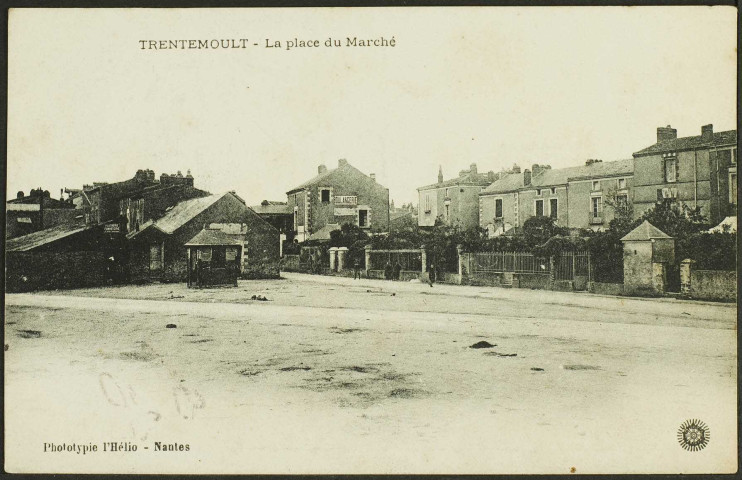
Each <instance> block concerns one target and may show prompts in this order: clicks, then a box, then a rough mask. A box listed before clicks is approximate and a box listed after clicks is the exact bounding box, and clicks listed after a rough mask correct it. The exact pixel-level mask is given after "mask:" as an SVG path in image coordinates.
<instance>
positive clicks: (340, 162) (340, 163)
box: [338, 158, 348, 168]
mask: <svg viewBox="0 0 742 480" xmlns="http://www.w3.org/2000/svg"><path fill="white" fill-rule="evenodd" d="M346 165H348V161H347V160H346V159H344V158H341V159H340V160H338V168H340V167H344V166H346Z"/></svg>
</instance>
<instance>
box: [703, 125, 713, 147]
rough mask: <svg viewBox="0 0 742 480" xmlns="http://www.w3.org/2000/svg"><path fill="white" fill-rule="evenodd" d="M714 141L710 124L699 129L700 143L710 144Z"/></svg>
mask: <svg viewBox="0 0 742 480" xmlns="http://www.w3.org/2000/svg"><path fill="white" fill-rule="evenodd" d="M713 140H714V126H713V125H711V124H708V125H704V126H702V127H701V141H702V142H703V143H711V142H712V141H713Z"/></svg>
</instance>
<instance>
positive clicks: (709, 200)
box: [418, 125, 737, 236]
mask: <svg viewBox="0 0 742 480" xmlns="http://www.w3.org/2000/svg"><path fill="white" fill-rule="evenodd" d="M418 197H419V206H418V225H420V226H430V225H433V224H434V223H435V222H436V220H440V221H442V222H443V223H445V224H448V225H455V224H457V225H460V226H462V227H463V228H471V227H476V226H479V227H482V228H485V229H487V231H488V232H489V234H490V235H491V236H496V235H500V234H504V233H507V232H514V231H517V229H518V227H520V226H522V225H523V222H524V221H525V220H527V219H528V218H530V217H532V216H547V217H551V218H553V219H554V221H555V222H556V223H557V224H558V225H560V226H563V227H568V228H572V229H583V228H589V229H594V230H602V229H605V228H607V226H608V224H609V222H610V221H611V220H612V219H613V218H614V216H615V212H616V207H617V206H618V205H622V204H626V205H631V206H632V211H633V215H634V217H635V218H638V217H640V216H641V215H642V214H643V213H644V212H645V211H646V210H647V209H649V208H651V207H652V206H654V205H655V204H656V203H657V202H658V201H662V200H664V199H667V200H669V201H673V202H678V204H685V205H688V206H690V207H693V208H695V207H698V208H700V210H701V213H702V214H703V215H704V216H705V217H706V218H707V219H709V222H711V223H714V224H716V223H719V222H720V221H722V220H723V219H724V218H726V217H727V216H732V215H736V211H737V131H736V130H729V131H724V132H717V133H715V132H714V131H713V126H712V125H706V126H703V127H702V128H701V135H697V136H691V137H682V138H678V136H677V130H676V129H674V128H672V127H670V126H667V127H660V128H658V129H657V142H656V143H655V144H653V145H651V146H649V147H647V148H644V149H642V150H639V151H637V152H636V153H634V154H633V157H632V158H630V159H625V160H617V161H610V162H603V161H600V160H592V159H591V160H588V161H586V162H585V163H584V165H579V166H575V167H569V168H559V169H554V168H551V166H549V165H541V164H533V165H532V166H531V168H530V169H524V170H522V171H521V168H520V167H518V166H517V165H514V166H513V167H512V168H511V169H509V170H503V171H501V172H498V173H495V172H492V171H490V172H487V173H486V174H481V173H478V172H477V166H476V164H472V165H471V166H470V168H469V169H468V170H463V171H461V172H459V176H458V177H456V178H453V179H450V180H444V179H443V173H442V171H441V170H440V169H439V172H438V182H437V183H434V184H432V185H427V186H424V187H420V188H418Z"/></svg>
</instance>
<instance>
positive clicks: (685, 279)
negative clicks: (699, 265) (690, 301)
mask: <svg viewBox="0 0 742 480" xmlns="http://www.w3.org/2000/svg"><path fill="white" fill-rule="evenodd" d="M694 263H696V261H695V260H691V259H690V258H686V259H685V260H683V261H682V262H680V293H682V294H684V295H690V290H691V281H690V279H691V275H692V273H693V264H694Z"/></svg>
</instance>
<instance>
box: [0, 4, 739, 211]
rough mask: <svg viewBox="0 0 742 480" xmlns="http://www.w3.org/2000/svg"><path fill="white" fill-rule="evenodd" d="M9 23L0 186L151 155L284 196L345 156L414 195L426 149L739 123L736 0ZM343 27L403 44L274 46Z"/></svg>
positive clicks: (61, 15)
mask: <svg viewBox="0 0 742 480" xmlns="http://www.w3.org/2000/svg"><path fill="white" fill-rule="evenodd" d="M9 30H10V34H9V57H8V61H9V65H8V69H9V82H8V89H9V90H8V91H9V95H8V161H7V168H8V172H7V183H8V197H9V198H12V197H14V196H15V193H16V192H17V191H18V190H23V191H25V192H27V191H28V190H29V189H30V188H32V187H38V186H41V187H42V188H44V189H48V190H50V191H51V192H52V196H55V197H56V196H58V195H59V189H60V188H62V187H70V188H80V187H81V186H82V184H83V183H92V182H93V181H107V182H113V181H119V180H124V179H127V178H131V177H132V176H133V175H134V172H135V171H136V170H137V169H146V168H149V169H152V170H154V171H155V172H156V175H157V176H158V177H159V175H160V173H162V172H168V173H175V171H177V170H181V171H182V172H183V174H185V173H186V170H187V169H190V170H191V172H192V174H193V175H194V177H195V179H196V180H195V182H196V186H197V187H200V188H203V189H206V190H210V191H212V192H214V193H217V192H222V191H226V190H236V191H237V193H238V194H239V195H241V196H242V197H243V198H244V199H245V200H246V201H247V202H248V204H256V203H259V202H260V201H261V200H263V199H271V200H281V201H285V200H286V195H285V192H286V191H287V190H289V189H291V188H292V187H294V186H296V185H298V184H300V183H302V182H303V181H305V180H307V179H309V178H310V177H312V176H313V175H315V174H316V172H317V165H319V164H320V163H324V164H326V165H327V166H328V167H330V168H333V167H334V166H336V165H337V160H338V159H339V158H345V159H347V160H348V161H349V162H350V163H351V164H352V165H354V166H356V167H357V168H359V169H360V170H361V171H363V172H366V173H376V176H377V181H378V182H379V183H381V184H382V185H384V186H386V187H388V188H389V189H390V195H391V198H392V199H394V200H395V202H396V203H397V204H401V203H403V202H409V201H414V202H415V203H417V192H416V190H415V189H416V188H417V187H419V186H422V185H427V184H430V183H434V182H435V181H436V177H437V173H438V166H439V165H442V166H443V172H444V175H445V177H446V178H450V177H452V176H455V175H456V174H457V172H458V171H459V170H461V169H464V168H467V167H468V165H469V164H470V163H473V162H476V163H477V164H478V166H479V170H480V171H487V170H495V171H498V170H500V169H502V168H506V167H509V166H510V165H512V164H513V163H518V164H519V165H521V166H522V167H524V168H525V167H529V166H530V165H531V164H532V163H546V164H550V165H552V167H554V168H559V167H568V166H575V165H579V164H582V163H584V161H585V159H587V158H601V159H603V160H606V161H607V160H617V159H622V158H630V157H631V154H632V152H635V151H637V150H640V149H642V148H644V147H646V146H649V145H651V144H653V143H654V142H655V139H656V128H657V127H658V126H665V125H668V124H671V125H672V126H673V127H675V128H677V129H678V135H679V136H690V135H700V132H701V125H705V124H708V123H712V124H713V125H714V131H722V130H730V129H734V128H736V85H737V78H736V72H737V63H736V62H737V54H736V48H735V47H736V10H735V9H734V8H732V7H700V6H696V7H592V8H587V7H586V8H580V7H571V8H567V7H551V8H533V7H531V8H527V7H499V8H498V7H467V8H453V7H448V8H356V9H351V8H328V9H213V10H197V9H189V10H185V9H184V10H165V9H163V10H145V9H131V10H34V9H29V10H13V11H12V12H11V14H10V20H9ZM349 36H350V37H358V38H380V37H384V38H386V39H391V38H392V37H394V39H395V41H396V45H395V47H369V48H364V47H346V46H343V47H341V48H335V47H333V48H325V47H324V46H322V47H321V48H297V49H292V50H288V51H287V50H286V49H285V46H286V40H289V39H294V38H297V39H306V40H310V39H311V40H314V39H316V40H319V41H320V44H324V41H325V40H327V39H328V38H329V37H332V38H335V39H341V40H342V41H343V44H345V38H346V37H349ZM241 38H248V39H249V44H250V47H249V48H246V49H229V50H221V49H220V50H210V49H208V50H197V49H194V50H188V49H186V50H164V51H155V50H141V49H140V44H139V40H171V39H172V40H180V39H199V40H211V39H241ZM266 39H269V40H270V41H271V42H273V41H274V40H279V41H281V43H282V44H283V48H281V49H278V48H272V49H268V48H265V43H266ZM253 43H258V46H253V45H252V44H253Z"/></svg>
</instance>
